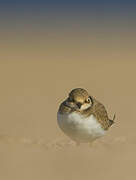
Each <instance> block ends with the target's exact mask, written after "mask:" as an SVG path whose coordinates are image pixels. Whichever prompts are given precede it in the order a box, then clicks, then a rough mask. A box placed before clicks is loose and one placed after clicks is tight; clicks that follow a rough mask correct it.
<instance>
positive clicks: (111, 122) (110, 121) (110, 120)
mask: <svg viewBox="0 0 136 180" xmlns="http://www.w3.org/2000/svg"><path fill="white" fill-rule="evenodd" d="M115 118H116V115H115V114H114V116H113V119H109V123H110V126H111V125H112V124H113V123H115V121H114V120H115Z"/></svg>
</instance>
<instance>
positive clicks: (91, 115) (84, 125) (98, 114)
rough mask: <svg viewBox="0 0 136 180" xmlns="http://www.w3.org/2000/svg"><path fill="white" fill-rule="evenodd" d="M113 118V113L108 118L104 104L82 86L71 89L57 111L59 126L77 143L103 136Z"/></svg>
mask: <svg viewBox="0 0 136 180" xmlns="http://www.w3.org/2000/svg"><path fill="white" fill-rule="evenodd" d="M114 119H115V115H114V117H113V120H111V119H109V118H108V114H107V111H106V109H105V107H104V105H103V104H101V103H100V102H99V101H97V100H96V99H95V98H94V97H93V96H91V95H89V94H88V92H87V91H86V90H85V89H82V88H76V89H73V90H72V91H71V92H70V93H69V96H68V98H67V99H66V100H65V101H64V102H62V103H61V104H60V107H59V110H58V113H57V121H58V125H59V127H60V128H61V130H62V131H63V132H64V133H65V134H66V135H67V136H69V137H70V138H71V139H72V140H74V141H75V142H76V143H77V144H80V143H92V141H94V140H96V139H97V138H100V137H102V136H104V135H105V133H106V131H107V130H108V129H109V127H110V126H111V125H112V124H113V123H114Z"/></svg>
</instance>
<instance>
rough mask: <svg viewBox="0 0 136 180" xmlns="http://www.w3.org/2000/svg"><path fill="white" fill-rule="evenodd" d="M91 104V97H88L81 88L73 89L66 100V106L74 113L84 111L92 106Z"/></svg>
mask: <svg viewBox="0 0 136 180" xmlns="http://www.w3.org/2000/svg"><path fill="white" fill-rule="evenodd" d="M92 103H93V102H92V98H91V96H89V94H88V92H87V91H86V90H85V89H82V88H76V89H73V90H72V91H71V92H70V93H69V97H68V98H67V100H66V104H67V106H69V107H71V108H73V109H74V110H76V111H83V110H86V109H88V108H89V107H91V106H92Z"/></svg>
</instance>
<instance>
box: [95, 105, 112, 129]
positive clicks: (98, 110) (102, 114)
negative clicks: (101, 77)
mask: <svg viewBox="0 0 136 180" xmlns="http://www.w3.org/2000/svg"><path fill="white" fill-rule="evenodd" d="M93 109H94V110H93V114H94V116H95V117H96V118H97V120H98V121H99V122H100V123H101V125H102V127H103V128H104V129H105V130H107V129H108V128H109V127H110V126H111V125H112V124H113V121H112V120H110V119H109V118H108V114H107V111H106V109H105V107H104V105H103V104H101V103H99V102H96V103H95V104H94V107H93Z"/></svg>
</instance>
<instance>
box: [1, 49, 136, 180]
mask: <svg viewBox="0 0 136 180" xmlns="http://www.w3.org/2000/svg"><path fill="white" fill-rule="evenodd" d="M33 52H34V51H33ZM43 52H44V50H43ZM101 52H102V51H101ZM55 53H56V54H52V53H51V52H50V53H49V52H48V55H46V54H44V53H43V54H41V55H39V54H40V53H39V54H32V52H30V53H26V54H23V55H22V54H21V51H19V52H18V54H17V55H15V54H16V51H14V52H13V51H11V52H10V50H8V54H6V53H5V54H4V52H3V54H1V60H0V82H1V88H0V89H1V90H0V124H1V125H0V179H1V180H37V179H40V180H45V179H46V180H77V179H78V180H83V179H85V180H90V179H93V180H98V179H103V180H109V179H110V180H112V179H123V180H135V179H136V170H135V167H136V120H135V106H136V105H135V102H136V84H135V77H136V62H135V57H134V54H131V52H130V53H126V54H125V52H124V53H123V52H121V53H122V54H116V55H115V56H114V55H110V54H111V52H109V54H106V50H105V54H103V55H102V54H100V55H98V54H96V55H95V53H92V55H90V56H89V53H88V54H87V56H85V54H84V55H83V54H81V52H80V51H79V54H78V51H77V52H76V53H75V54H72V55H71V56H70V55H68V54H66V52H64V53H61V51H59V56H58V54H57V52H55ZM64 54H65V56H64ZM61 55H62V56H61ZM101 55H102V56H103V58H101V57H102V56H101ZM11 58H12V59H11ZM130 59H131V60H130ZM75 87H83V88H86V89H87V90H88V91H89V92H90V94H92V95H93V96H95V97H96V98H97V99H98V100H99V101H101V102H102V103H103V104H104V105H105V106H106V108H107V110H108V112H109V117H111V118H112V117H113V114H114V113H116V123H115V124H114V126H112V128H111V129H110V130H109V131H108V133H107V135H106V136H105V137H103V138H101V139H99V140H97V141H96V142H94V144H93V146H92V147H89V146H88V145H86V144H82V145H81V146H79V147H76V146H75V144H74V143H73V142H71V141H70V140H69V138H67V137H66V136H65V135H64V134H63V133H62V132H61V130H60V129H59V128H58V126H57V122H56V113H57V109H58V106H59V103H60V102H61V101H62V100H63V99H64V98H65V97H66V96H67V94H68V92H69V91H70V90H71V89H72V88H75Z"/></svg>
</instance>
